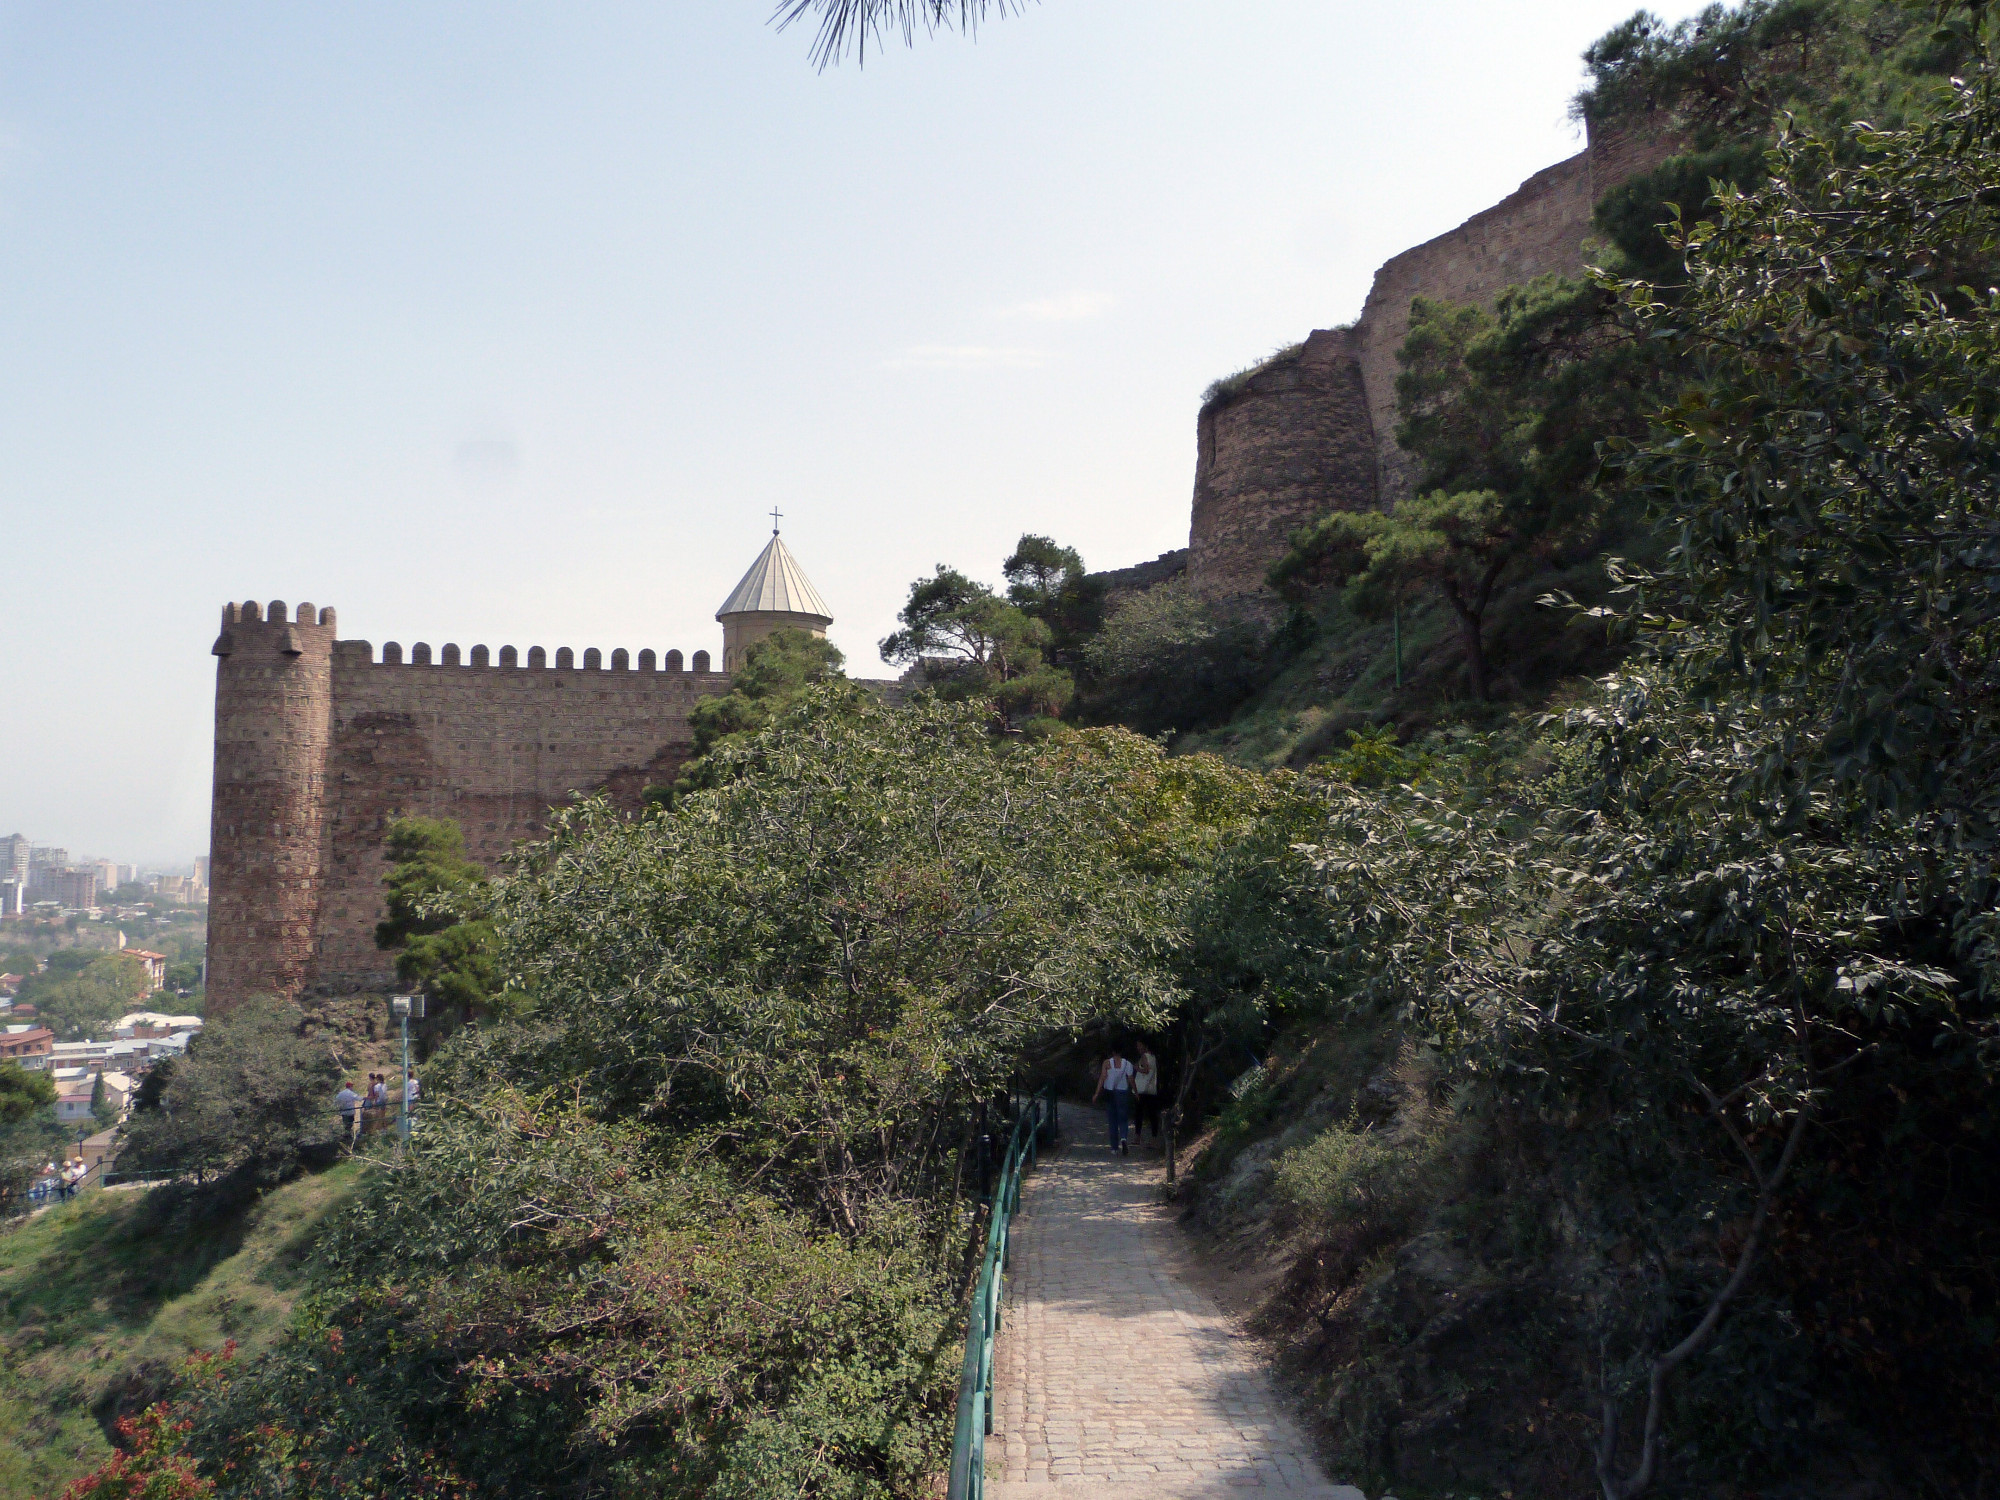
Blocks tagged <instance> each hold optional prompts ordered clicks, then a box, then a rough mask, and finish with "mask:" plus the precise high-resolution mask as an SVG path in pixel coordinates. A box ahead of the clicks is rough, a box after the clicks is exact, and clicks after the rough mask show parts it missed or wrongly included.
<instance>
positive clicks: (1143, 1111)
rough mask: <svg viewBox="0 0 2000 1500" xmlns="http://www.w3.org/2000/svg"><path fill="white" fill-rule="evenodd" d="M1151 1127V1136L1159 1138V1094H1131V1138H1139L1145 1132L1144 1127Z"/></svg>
mask: <svg viewBox="0 0 2000 1500" xmlns="http://www.w3.org/2000/svg"><path fill="white" fill-rule="evenodd" d="M1149 1125H1150V1126H1151V1127H1152V1129H1153V1138H1154V1139H1155V1140H1158V1139H1159V1138H1160V1096H1159V1095H1158V1094H1134V1095H1133V1096H1132V1139H1133V1140H1135V1141H1136V1140H1139V1139H1140V1138H1141V1137H1143V1136H1144V1135H1145V1133H1146V1127H1147V1126H1149Z"/></svg>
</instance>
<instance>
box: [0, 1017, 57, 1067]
mask: <svg viewBox="0 0 2000 1500" xmlns="http://www.w3.org/2000/svg"><path fill="white" fill-rule="evenodd" d="M55 1045H56V1034H55V1033H54V1032H53V1031H51V1030H49V1028H48V1027H46V1026H9V1027H8V1028H7V1029H6V1030H5V1031H0V1058H8V1059H11V1060H12V1061H14V1062H17V1063H19V1064H20V1065H21V1066H22V1067H24V1068H37V1069H39V1068H46V1067H47V1066H48V1065H49V1054H50V1053H51V1052H53V1051H54V1050H55Z"/></svg>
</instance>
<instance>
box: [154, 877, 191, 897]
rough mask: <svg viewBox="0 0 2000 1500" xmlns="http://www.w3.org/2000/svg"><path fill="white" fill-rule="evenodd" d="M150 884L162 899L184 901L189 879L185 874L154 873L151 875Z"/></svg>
mask: <svg viewBox="0 0 2000 1500" xmlns="http://www.w3.org/2000/svg"><path fill="white" fill-rule="evenodd" d="M152 884H153V889H154V890H155V891H156V892H158V893H159V896H160V898H161V899H162V900H165V901H186V900H187V899H188V885H189V881H188V878H187V876H185V875H156V876H154V877H153V882H152Z"/></svg>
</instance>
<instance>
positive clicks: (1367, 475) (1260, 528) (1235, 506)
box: [1188, 126, 1678, 596]
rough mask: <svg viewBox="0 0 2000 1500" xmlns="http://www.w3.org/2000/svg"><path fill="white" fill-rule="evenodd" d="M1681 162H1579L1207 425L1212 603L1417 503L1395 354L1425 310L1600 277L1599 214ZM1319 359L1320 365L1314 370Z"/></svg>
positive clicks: (1211, 407)
mask: <svg viewBox="0 0 2000 1500" xmlns="http://www.w3.org/2000/svg"><path fill="white" fill-rule="evenodd" d="M1676 149H1678V139H1677V137H1676V136H1675V135H1674V133H1673V131H1671V130H1670V129H1668V128H1665V127H1664V126H1659V127H1657V128H1655V127H1651V126H1647V127H1639V128H1633V129H1630V130H1627V131H1625V132H1622V133H1620V134H1618V135H1616V136H1606V137H1603V138H1594V139H1593V140H1592V141H1591V143H1590V145H1589V146H1588V147H1586V149H1585V150H1583V151H1581V152H1579V153H1578V154H1577V155H1575V156H1573V157H1571V158H1570V159H1569V160H1567V161H1563V162H1558V163H1557V164H1556V165H1554V166H1552V167H1549V168H1547V169H1546V170H1544V171H1541V172H1537V173H1536V174H1535V175H1534V176H1533V177H1530V178H1529V179H1528V180H1527V181H1526V182H1524V183H1522V184H1521V186H1520V188H1519V189H1517V190H1516V191H1515V192H1514V193H1512V194H1511V195H1509V196H1508V197H1507V198H1505V199H1503V200H1501V201H1500V202H1499V203H1497V204H1495V205H1494V206H1493V207H1491V208H1489V209H1486V210H1485V211H1484V212H1481V213H1478V214H1474V215H1473V216H1472V217H1471V218H1470V219H1468V220H1466V221H1465V223H1463V224H1461V225H1459V226H1458V228H1456V229H1454V230H1451V231H1450V232H1449V233H1447V234H1441V235H1439V236H1438V237H1437V238H1436V239H1433V240H1429V241H1426V242H1425V243H1424V244H1421V245H1418V246H1416V247H1415V248H1414V249H1411V250H1405V251H1404V252H1403V253H1402V254H1401V255H1398V256H1396V257H1395V258H1394V259H1392V260H1390V261H1389V262H1387V263H1386V264H1385V265H1384V266H1383V267H1382V268H1381V269H1380V270H1379V271H1377V272H1376V273H1375V280H1374V284H1373V286H1372V287H1371V288H1370V290H1369V293H1368V300H1367V302H1366V304H1365V305H1364V307H1363V309H1362V314H1361V318H1360V321H1359V322H1358V323H1356V324H1355V326H1354V327H1353V328H1352V329H1351V330H1345V331H1341V330H1335V331H1326V330H1321V331H1318V332H1315V333H1314V334H1313V335H1312V337H1311V338H1310V339H1308V340H1307V341H1306V344H1305V345H1304V347H1303V349H1302V350H1301V351H1300V356H1299V357H1298V358H1297V359H1295V360H1294V359H1279V360H1274V361H1272V362H1271V363H1270V364H1269V365H1267V366H1266V367H1264V369H1262V370H1260V371H1259V372H1258V373H1257V374H1256V375H1254V376H1253V377H1252V378H1251V380H1250V381H1249V383H1248V386H1247V388H1246V389H1245V390H1244V391H1243V392H1242V393H1241V394H1239V395H1236V396H1233V397H1229V398H1226V399H1223V400H1220V401H1215V402H1211V403H1208V404H1207V405H1205V406H1204V407H1203V408H1202V412H1201V416H1200V417H1199V419H1198V421H1197V429H1196V430H1197V451H1196V458H1195V484H1194V507H1193V515H1192V519H1191V524H1190V528H1189V539H1188V547H1189V563H1188V575H1189V577H1190V578H1191V579H1192V580H1193V581H1194V583H1195V585H1196V586H1197V587H1198V588H1200V589H1202V590H1203V591H1204V592H1205V593H1212V594H1218V595H1225V596H1227V595H1236V596H1255V595H1256V594H1257V593H1259V592H1260V591H1261V590H1262V587H1263V579H1264V575H1265V573H1266V572H1267V571H1268V570H1269V568H1270V566H1271V564H1272V563H1274V562H1276V561H1277V560H1278V558H1279V557H1280V556H1282V555H1283V553H1284V550H1285V545H1286V540H1287V538H1288V537H1289V536H1290V534H1291V532H1292V531H1293V530H1294V529H1296V528H1297V527H1298V526H1300V525H1303V524H1304V523H1305V522H1306V521H1309V520H1311V519H1312V518H1313V517H1314V516H1316V515H1319V514H1321V513H1322V512H1324V511H1328V510H1336V509H1347V510H1358V509H1363V508H1366V507H1369V506H1381V507H1384V508H1386V507H1387V506H1390V505H1393V504H1394V503H1395V502H1396V501H1397V500H1399V499H1401V498H1403V497H1404V496H1406V495H1408V494H1409V493H1410V490H1411V487H1412V485H1413V483H1414V477H1415V476H1414V473H1413V470H1412V465H1411V462H1410V456H1409V455H1408V454H1407V453H1405V452H1403V450H1402V449H1401V448H1399V447H1398V446H1397V445H1396V376H1397V374H1398V373H1399V371H1400V366H1399V365H1398V363H1397V360H1396V353H1397V351H1398V350H1399V349H1400V348H1401V347H1402V344H1403V340H1404V338H1405V337H1407V336H1408V333H1409V326H1410V303H1411V301H1412V300H1413V299H1414V298H1416V297H1420V296H1422V297H1436V298H1440V299H1443V300H1446V301H1452V302H1480V303H1490V302H1491V301H1492V300H1493V298H1494V297H1495V296H1497V295H1498V294H1499V293H1500V292H1501V291H1503V290H1504V289H1505V288H1507V287H1509V286H1514V285H1517V284H1519V283H1521V282H1525V281H1532V280H1534V279H1535V278H1536V277H1538V276H1545V275H1549V274H1551V273H1555V272H1575V271H1578V270H1581V269H1582V268H1583V266H1584V265H1585V264H1586V263H1587V260H1588V256H1587V252H1586V244H1587V242H1588V240H1589V239H1590V236H1591V211H1592V209H1593V208H1594V207H1595V206H1596V203H1597V200H1598V199H1599V198H1600V197H1601V196H1603V194H1604V193H1605V192H1607V191H1608V190H1609V189H1611V188H1612V187H1615V186H1616V185H1617V184H1619V183H1621V182H1623V181H1625V180H1626V179H1628V178H1630V177H1633V176H1636V175H1637V174H1638V173H1640V172H1644V171H1649V170H1651V169H1652V168H1653V167H1655V166H1657V165H1659V163H1661V162H1662V161H1664V160H1665V159H1666V158H1667V157H1669V156H1671V155H1672V154H1673V153H1674V151H1675V150H1676ZM1308 356H1312V357H1314V358H1317V359H1318V361H1319V362H1320V363H1319V364H1318V365H1317V366H1316V367H1312V368H1308V365H1309V363H1310V362H1309V360H1308V358H1307V357H1308Z"/></svg>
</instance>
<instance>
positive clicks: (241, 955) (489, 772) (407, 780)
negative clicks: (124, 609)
mask: <svg viewBox="0 0 2000 1500" xmlns="http://www.w3.org/2000/svg"><path fill="white" fill-rule="evenodd" d="M214 649H215V653H216V655H217V658H218V666H217V673H216V713H215V794H214V796H215V800H214V812H213V824H212V828H211V831H210V846H209V847H210V852H211V855H212V864H211V873H210V879H211V895H210V932H211V934H212V936H211V940H210V946H209V978H208V996H209V1001H210V1003H211V1005H213V1006H215V1007H216V1009H217V1011H218V1012H219V1011H222V1010H226V1009H227V1008H228V1007H229V1006H230V1005H231V1004H234V1003H235V1002H237V1001H238V1000H241V999H243V998H244V997H246V996H250V995H257V994H272V995H283V996H285V997H287V998H297V997H298V996H300V995H302V994H305V993H308V992H314V991H317V992H329V991H333V992H337V991H353V990H365V989H376V988H383V987H386V986H388V985H390V984H391V983H393V981H394V977H395V959H394V955H392V954H385V953H383V952H381V951H380V950H379V949H377V948H376V946H375V936H374V932H375V923H376V922H377V921H378V920H379V919H380V916H381V908H382V876H383V874H384V872H385V869H386V865H385V863H384V860H383V852H382V846H383V840H384V838H385V836H386V833H387V830H388V825H389V822H390V820H391V819H393V818H395V817H397V816H401V815H419V816H425V817H448V818H451V819H453V820H454V821H456V822H457V823H458V824H459V826H460V827H461V828H463V829H464V831H465V839H466V847H467V853H468V854H469V856H470V857H471V858H472V859H474V860H476V861H477V862H479V863H480V864H482V865H484V866H485V867H486V868H488V869H489V870H490V869H497V868H498V866H499V863H500V861H501V859H502V858H503V856H505V855H506V854H507V852H508V851H509V850H510V849H511V848H513V846H514V845H515V844H516V843H518V842H520V841H522V840H524V839H532V838H537V837H540V836H541V834H542V833H543V832H544V831H545V829H546V827H547V821H548V815H549V810H550V809H551V808H555V807H560V806H562V805H563V804H565V803H566V802H568V801H569V799H570V797H571V795H572V794H573V793H576V792H594V791H600V790H601V791H607V792H609V793H610V795H611V796H612V798H613V800H614V801H615V802H617V803H618V804H619V805H621V806H624V807H627V808H633V807H636V806H637V805H638V804H639V800H640V793H641V792H642V791H643V789H644V788H645V787H647V786H649V785H652V784H655V783H660V782H666V781H671V780H672V779H673V776H674V774H675V772H676V771H677V770H678V769H679V767H680V766H681V765H682V764H683V763H684V762H685V761H686V760H687V758H688V757H689V755H690V754H692V752H693V734H692V729H691V724H690V716H691V714H692V713H693V709H694V705H695V704H696V703H697V702H699V701H700V700H701V699H702V698H703V697H706V696H710V695H713V694H718V693H724V692H727V691H728V690H729V679H728V678H727V677H726V676H724V675H723V674H721V673H719V672H712V671H710V670H709V659H708V653H706V652H696V653H695V654H694V657H693V659H692V670H683V669H682V658H681V654H680V653H679V652H677V651H670V652H668V653H667V654H666V656H665V658H664V660H663V661H659V662H658V663H657V664H656V659H655V657H654V654H653V653H652V652H651V651H641V652H640V653H638V656H637V658H636V660H635V659H634V658H633V657H631V656H630V655H629V654H628V653H627V652H625V651H622V650H620V651H614V652H613V653H611V658H610V661H609V663H608V664H606V663H605V662H604V660H603V657H602V656H601V654H600V653H599V652H597V651H595V650H592V651H587V652H585V653H584V657H583V664H582V665H581V666H577V665H575V663H574V657H573V653H571V652H570V651H569V650H567V649H565V650H562V651H558V652H557V653H556V658H555V665H553V666H549V665H547V664H546V663H547V656H546V653H545V652H543V651H542V650H541V649H540V648H539V647H538V648H535V649H534V650H531V651H530V652H528V653H527V659H526V663H525V664H522V663H521V661H520V658H519V656H518V654H517V653H516V652H515V651H514V650H513V648H511V647H503V648H502V649H501V650H500V652H499V653H498V654H497V656H496V655H494V654H492V653H489V652H488V651H487V649H486V648H485V647H484V646H475V647H474V648H473V649H472V651H471V653H470V655H469V658H468V659H463V660H462V659H461V653H460V651H459V649H458V647H457V646H455V645H448V646H446V647H444V648H443V650H442V651H441V652H439V653H438V660H437V661H436V662H435V663H433V662H432V660H431V651H430V648H429V647H428V646H425V645H421V644H420V645H418V646H416V647H414V648H413V649H412V651H411V653H410V660H409V661H407V662H406V661H404V660H403V654H402V651H401V649H400V648H399V647H398V646H397V645H395V644H394V643H390V644H388V645H385V646H384V647H383V648H382V654H381V658H380V660H377V659H376V656H375V652H374V649H373V647H372V646H371V645H370V643H369V642H367V641H340V640H336V639H335V618H334V612H333V611H332V610H330V609H327V610H317V611H316V610H314V608H313V607H312V606H311V605H309V604H302V605H300V606H298V608H297V610H296V611H295V612H293V611H288V610H287V608H286V606H285V605H284V604H283V603H282V602H278V601H273V602H272V603H271V604H270V605H269V606H264V607H260V606H259V605H257V604H255V603H247V604H231V605H229V606H227V607H226V608H225V609H224V610H223V619H222V633H221V635H220V636H219V637H218V638H217V640H216V643H215V648H214Z"/></svg>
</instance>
